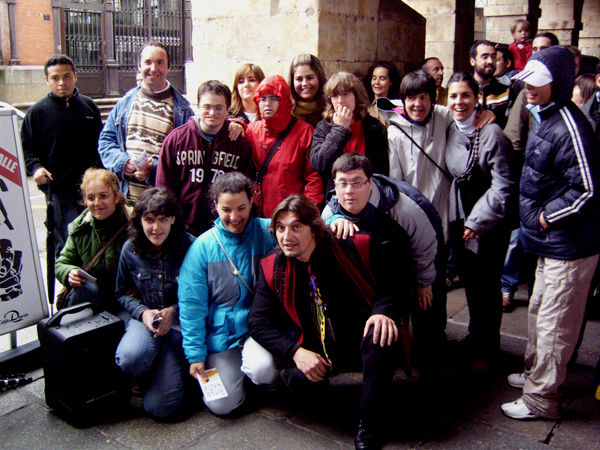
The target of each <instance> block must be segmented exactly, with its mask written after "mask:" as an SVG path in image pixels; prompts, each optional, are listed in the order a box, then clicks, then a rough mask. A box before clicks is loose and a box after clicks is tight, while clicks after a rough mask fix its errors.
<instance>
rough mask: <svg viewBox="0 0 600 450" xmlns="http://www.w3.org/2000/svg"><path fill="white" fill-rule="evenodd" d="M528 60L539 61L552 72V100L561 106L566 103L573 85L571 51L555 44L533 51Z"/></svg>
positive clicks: (573, 64) (573, 67) (573, 72)
mask: <svg viewBox="0 0 600 450" xmlns="http://www.w3.org/2000/svg"><path fill="white" fill-rule="evenodd" d="M529 60H530V61H536V60H537V61H539V62H541V63H542V64H543V65H544V66H546V68H547V69H548V70H549V71H550V73H551V74H552V101H553V102H554V103H556V104H558V105H561V106H562V105H565V104H567V103H568V102H569V101H570V100H571V97H572V95H573V87H574V86H575V57H574V56H573V53H571V51H570V50H569V49H568V48H567V47H564V46H562V45H555V46H553V47H549V48H546V49H544V50H540V51H539V52H536V53H534V54H533V55H532V56H531V58H530V59H529ZM525 81H526V82H527V80H525Z"/></svg>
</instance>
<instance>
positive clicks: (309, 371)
mask: <svg viewBox="0 0 600 450" xmlns="http://www.w3.org/2000/svg"><path fill="white" fill-rule="evenodd" d="M292 359H293V360H294V362H295V363H296V367H298V369H300V371H301V372H302V373H303V374H304V375H306V378H308V379H309V381H312V382H315V383H316V382H317V381H323V380H324V379H325V377H326V376H327V370H329V369H330V368H331V364H329V363H328V362H327V360H326V359H325V358H323V357H322V356H321V355H319V354H318V353H315V352H311V351H310V350H306V349H304V348H302V347H300V348H299V349H298V350H296V353H294V356H293V357H292Z"/></svg>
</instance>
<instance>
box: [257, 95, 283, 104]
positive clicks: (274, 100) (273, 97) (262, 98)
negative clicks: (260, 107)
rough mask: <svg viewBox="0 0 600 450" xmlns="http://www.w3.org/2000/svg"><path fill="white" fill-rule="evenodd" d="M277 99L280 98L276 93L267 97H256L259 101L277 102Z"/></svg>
mask: <svg viewBox="0 0 600 450" xmlns="http://www.w3.org/2000/svg"><path fill="white" fill-rule="evenodd" d="M279 100H281V98H280V97H277V96H276V95H269V96H268V97H260V98H259V99H258V101H259V103H279Z"/></svg>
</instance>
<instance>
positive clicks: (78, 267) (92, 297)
mask: <svg viewBox="0 0 600 450" xmlns="http://www.w3.org/2000/svg"><path fill="white" fill-rule="evenodd" d="M81 192H82V194H83V201H84V203H85V205H86V206H87V209H86V210H85V211H83V212H82V213H81V215H80V216H79V217H77V219H75V220H74V221H73V222H72V223H71V224H70V225H69V238H68V239H67V243H66V244H65V247H64V248H63V250H62V252H61V253H60V257H59V258H58V260H57V261H56V268H55V275H56V278H57V279H58V280H59V281H60V282H61V283H62V284H63V285H64V286H66V287H71V290H70V292H69V294H68V295H67V305H66V306H73V305H77V304H79V303H83V302H92V303H99V304H101V305H102V306H103V307H104V308H106V309H107V310H109V311H112V312H117V311H119V310H120V309H121V307H120V306H119V304H118V302H117V298H116V296H115V280H116V278H117V268H118V265H119V255H120V254H121V248H122V247H123V244H125V241H126V240H127V232H126V230H127V225H128V222H129V220H128V217H127V212H126V210H125V199H124V198H123V195H122V194H121V192H119V180H118V178H117V177H116V176H115V175H114V174H113V173H111V172H109V171H108V170H105V169H95V168H91V169H88V170H86V172H85V174H84V175H83V181H82V183H81ZM107 244H108V245H107ZM105 246H106V248H104V247H105ZM96 257H97V258H96ZM95 258H96V261H94V259H95Z"/></svg>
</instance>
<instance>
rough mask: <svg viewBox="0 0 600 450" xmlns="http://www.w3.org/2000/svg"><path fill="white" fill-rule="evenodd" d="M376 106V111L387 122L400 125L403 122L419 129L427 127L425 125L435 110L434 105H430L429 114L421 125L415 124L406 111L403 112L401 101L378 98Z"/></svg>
mask: <svg viewBox="0 0 600 450" xmlns="http://www.w3.org/2000/svg"><path fill="white" fill-rule="evenodd" d="M376 105H377V109H378V110H379V113H380V114H381V115H382V116H383V117H384V119H385V120H387V121H388V122H392V121H394V122H396V123H399V124H401V123H402V121H403V120H404V121H406V122H407V123H409V124H415V125H418V126H420V127H424V126H426V125H427V123H428V122H429V120H430V119H431V117H432V116H433V112H434V109H435V103H432V104H431V109H430V110H429V114H428V115H427V117H426V118H425V120H424V121H423V123H417V122H415V121H414V120H412V119H411V118H410V117H408V114H407V113H406V111H404V103H403V102H402V100H389V99H387V98H378V99H377V102H376Z"/></svg>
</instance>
